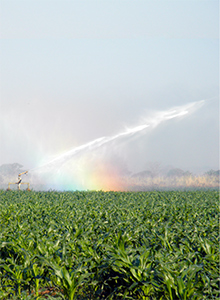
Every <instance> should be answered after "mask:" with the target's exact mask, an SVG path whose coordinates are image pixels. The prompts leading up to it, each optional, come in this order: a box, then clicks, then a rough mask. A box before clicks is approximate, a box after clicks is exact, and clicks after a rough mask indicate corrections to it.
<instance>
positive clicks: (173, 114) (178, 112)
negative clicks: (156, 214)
mask: <svg viewBox="0 0 220 300" xmlns="http://www.w3.org/2000/svg"><path fill="white" fill-rule="evenodd" d="M204 103H205V100H201V101H198V102H192V103H189V104H187V105H183V106H178V107H176V108H174V109H169V110H166V111H163V112H158V113H157V114H156V115H155V116H154V117H153V118H151V119H150V120H148V121H147V124H142V125H139V126H135V127H133V128H130V129H129V128H128V129H127V130H125V131H124V132H121V133H118V134H116V135H113V136H110V137H101V138H97V139H95V140H93V141H91V142H88V143H86V144H83V145H81V146H79V147H76V148H73V149H71V150H69V151H67V152H65V153H63V154H61V155H59V156H57V157H55V158H54V159H52V160H50V161H48V162H47V163H45V164H43V165H41V166H39V167H36V168H33V169H31V171H35V170H39V169H41V168H45V167H47V166H51V165H53V164H56V163H58V162H64V161H67V160H68V159H70V158H72V157H73V156H75V155H76V154H78V153H80V152H83V151H86V150H93V149H96V148H99V147H101V146H103V145H104V144H106V143H109V142H111V141H113V140H116V139H119V138H121V137H124V136H129V135H133V134H136V133H138V132H141V131H144V130H145V129H146V128H148V127H150V126H152V127H155V126H158V125H159V124H160V123H161V122H164V121H167V120H170V119H174V118H178V117H182V116H185V115H187V114H188V113H189V112H193V111H194V110H195V109H197V108H199V107H201V106H202V105H203V104H204Z"/></svg>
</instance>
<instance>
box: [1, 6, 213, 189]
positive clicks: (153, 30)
mask: <svg viewBox="0 0 220 300" xmlns="http://www.w3.org/2000/svg"><path fill="white" fill-rule="evenodd" d="M0 14H1V18H0V19H1V21H0V22H1V23H0V25H1V26H0V28H1V29H0V37H1V40H0V51H1V53H0V54H1V55H0V70H1V71H0V166H2V170H3V171H2V172H3V173H1V172H0V175H1V177H0V179H1V183H2V184H7V183H6V181H8V180H10V181H12V182H14V181H16V180H17V179H16V178H17V175H18V174H15V173H16V172H14V171H12V173H10V172H9V173H7V172H6V173H4V172H5V171H4V170H5V168H6V169H7V168H9V169H10V168H11V167H10V165H12V164H19V165H21V167H18V169H19V170H28V171H29V173H28V175H27V176H26V177H24V179H23V181H25V180H26V179H27V180H29V181H30V182H31V184H32V185H33V184H36V182H38V183H39V184H44V185H46V188H48V189H49V188H52V189H57V190H59V189H61V190H62V189H71V190H75V189H114V190H119V189H126V188H127V187H128V186H134V185H135V186H136V187H138V186H150V187H156V186H161V187H163V186H170V185H173V186H177V185H178V186H182V185H186V186H188V185H191V186H193V185H194V186H206V185H207V186H208V185H209V186H212V185H213V184H214V185H216V183H213V182H212V183H211V182H210V181H206V179H207V178H206V179H202V178H203V175H204V174H206V173H207V172H209V171H211V170H213V172H217V171H218V170H219V67H218V66H219V43H218V37H219V34H218V23H219V16H218V1H212V0H211V1H161V2H158V1H156V2H155V1H139V0H138V1H135V2H134V1H118V2H117V3H116V2H111V1H102V2H98V1H73V2H71V1H62V2H61V1H57V0H55V1H53V4H52V2H51V1H47V0H44V1H36V0H33V1H31V2H30V1H19V0H18V1H17V0H16V1H14V0H12V1H6V0H2V1H1V4H0ZM204 20H206V21H205V22H204ZM193 103H194V104H193ZM201 103H203V104H202V105H200V104H201ZM192 105H193V106H192ZM197 106H198V107H197ZM180 108H181V109H180ZM179 113H180V115H178V114H179ZM176 115H178V117H177V116H176ZM51 162H53V163H51ZM15 169H16V167H15ZM175 169H176V175H175V176H177V178H182V179H181V180H182V181H181V180H180V179H178V180H179V181H178V180H177V179H175V180H174V179H171V177H172V176H171V177H170V176H169V172H170V171H171V170H175ZM178 170H180V171H178ZM17 171H18V170H17ZM178 172H179V173H178ZM187 172H188V173H187ZM10 174H11V175H12V174H13V175H12V176H11V175H10ZM137 174H139V175H137ZM177 174H178V175H177ZM190 174H192V175H190ZM9 175H10V176H9ZM186 175H187V176H186ZM175 176H174V177H175ZM190 176H191V177H190ZM192 176H194V177H196V178H197V179H195V178H194V177H192ZM205 176H206V175H205ZM9 177H10V178H9ZM186 177H187V178H188V179H187V180H186ZM198 177H200V179H198ZM183 178H185V179H183ZM193 178H194V179H193Z"/></svg>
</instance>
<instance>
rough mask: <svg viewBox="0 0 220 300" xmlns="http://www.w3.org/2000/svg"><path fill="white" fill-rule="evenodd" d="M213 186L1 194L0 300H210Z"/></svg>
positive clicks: (214, 260)
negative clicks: (198, 189)
mask: <svg viewBox="0 0 220 300" xmlns="http://www.w3.org/2000/svg"><path fill="white" fill-rule="evenodd" d="M218 217H219V192H218V191H164V192H158V191H156V192H155V191H152V192H103V191H98V192H97V191H84V192H83V191H82V192H77V191H76V192H56V191H50V192H34V191H32V192H28V191H20V192H18V191H7V192H6V191H3V190H1V191H0V299H2V300H8V299H19V300H22V299H26V300H28V299H29V300H33V299H37V300H40V299H57V300H61V299H66V300H67V299H68V300H73V299H81V300H83V299H91V300H92V299H94V300H95V299H146V300H160V299H171V300H176V299H181V300H190V299H204V300H207V299H219V296H220V294H219V282H220V280H219V222H218Z"/></svg>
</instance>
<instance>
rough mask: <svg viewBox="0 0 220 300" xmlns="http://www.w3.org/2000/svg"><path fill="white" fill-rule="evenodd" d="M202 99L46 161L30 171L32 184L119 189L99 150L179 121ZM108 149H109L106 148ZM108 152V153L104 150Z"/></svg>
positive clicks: (115, 171) (118, 178)
mask: <svg viewBox="0 0 220 300" xmlns="http://www.w3.org/2000/svg"><path fill="white" fill-rule="evenodd" d="M204 102H205V100H201V101H199V102H193V103H189V104H187V105H184V106H178V107H175V108H172V109H169V110H166V111H162V112H161V111H160V112H156V113H155V114H154V115H153V116H152V117H151V118H149V117H148V118H147V119H143V118H142V119H143V120H144V121H143V123H142V124H141V125H138V126H134V127H132V128H126V129H125V130H124V131H123V132H120V133H118V134H115V135H113V136H109V137H101V138H97V139H95V140H93V141H90V142H88V143H86V144H83V145H81V146H79V147H75V148H73V149H71V150H69V151H66V152H64V153H63V154H61V155H59V156H57V157H55V158H53V159H52V160H49V161H48V162H46V163H44V164H43V165H41V166H38V167H35V168H33V169H31V170H29V173H32V183H36V182H40V183H43V184H44V185H45V186H46V187H47V188H50V189H56V190H85V189H96V190H97V189H102V190H122V189H123V188H124V187H123V183H122V181H121V175H122V174H121V173H120V168H117V166H114V165H112V164H111V162H108V160H107V161H105V159H104V158H103V154H100V153H101V152H100V150H101V149H102V148H105V152H106V151H107V152H108V151H111V147H112V145H113V144H114V146H115V143H116V142H117V143H118V144H119V142H120V141H122V140H123V141H126V140H127V141H128V140H129V139H128V138H129V137H132V136H134V135H137V134H141V133H142V134H144V133H145V132H146V130H153V129H154V128H155V127H157V126H158V125H160V124H162V123H163V122H165V121H168V120H171V119H174V118H181V117H184V116H185V115H188V114H189V113H192V112H194V111H195V110H196V109H198V108H200V107H201V106H202V105H203V104H204ZM107 146H108V147H107ZM106 149H107V150H106Z"/></svg>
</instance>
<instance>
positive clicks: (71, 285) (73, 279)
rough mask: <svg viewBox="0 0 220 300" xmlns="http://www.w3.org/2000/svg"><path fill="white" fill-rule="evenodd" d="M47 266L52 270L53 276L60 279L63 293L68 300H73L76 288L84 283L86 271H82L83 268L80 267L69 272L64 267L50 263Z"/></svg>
mask: <svg viewBox="0 0 220 300" xmlns="http://www.w3.org/2000/svg"><path fill="white" fill-rule="evenodd" d="M48 266H49V267H50V268H51V269H52V270H53V272H54V274H55V276H57V277H58V278H59V279H60V282H61V288H62V289H63V292H64V295H65V296H66V297H68V299H69V300H73V299H74V296H75V294H76V292H77V289H78V288H79V287H80V286H81V285H83V284H84V283H85V281H86V278H87V277H88V273H85V272H84V273H83V271H85V269H84V270H83V269H82V268H78V269H76V270H72V271H71V272H69V271H68V270H67V269H66V268H65V267H60V266H58V265H55V264H52V263H49V264H48Z"/></svg>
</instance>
